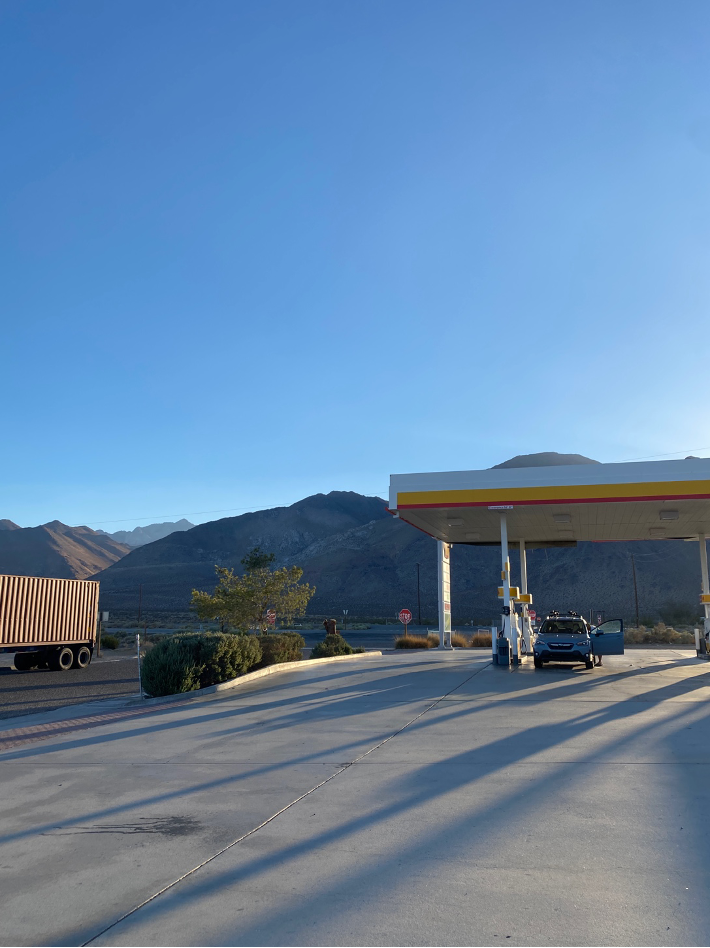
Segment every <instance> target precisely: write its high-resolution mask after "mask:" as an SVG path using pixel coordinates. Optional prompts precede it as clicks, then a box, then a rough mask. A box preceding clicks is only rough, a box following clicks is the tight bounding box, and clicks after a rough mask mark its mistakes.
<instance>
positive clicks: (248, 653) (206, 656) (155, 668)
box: [141, 632, 261, 697]
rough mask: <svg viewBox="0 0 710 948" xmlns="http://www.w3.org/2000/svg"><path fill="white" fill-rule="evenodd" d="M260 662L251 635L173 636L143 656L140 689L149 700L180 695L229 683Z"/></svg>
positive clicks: (259, 654) (209, 634) (193, 634)
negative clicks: (142, 688) (150, 696)
mask: <svg viewBox="0 0 710 948" xmlns="http://www.w3.org/2000/svg"><path fill="white" fill-rule="evenodd" d="M260 661H261V646H260V645H259V641H258V639H257V637H256V636H255V635H230V634H224V633H221V632H205V633H201V634H200V633H198V634H195V633H187V634H184V635H180V634H178V635H173V636H171V637H170V638H166V639H164V640H163V641H162V642H159V643H158V644H157V645H155V646H153V648H151V649H150V651H149V652H147V654H146V655H145V657H144V659H143V661H142V663H141V672H142V676H143V686H144V688H145V690H146V691H147V692H148V693H149V694H151V695H153V697H159V696H162V695H173V694H182V693H183V692H186V691H196V690H197V689H198V688H207V687H208V686H209V685H217V684H219V683H220V682H222V681H231V679H233V678H237V677H238V676H239V675H243V674H245V672H248V671H249V670H250V669H252V668H254V666H255V665H258V663H259V662H260Z"/></svg>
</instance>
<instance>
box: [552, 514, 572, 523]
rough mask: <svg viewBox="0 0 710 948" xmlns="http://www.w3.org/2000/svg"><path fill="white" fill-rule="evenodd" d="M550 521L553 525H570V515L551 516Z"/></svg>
mask: <svg viewBox="0 0 710 948" xmlns="http://www.w3.org/2000/svg"><path fill="white" fill-rule="evenodd" d="M552 519H553V520H554V521H555V523H572V515H571V514H553V515H552Z"/></svg>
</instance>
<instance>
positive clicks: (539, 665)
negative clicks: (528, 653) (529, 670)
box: [533, 656, 542, 668]
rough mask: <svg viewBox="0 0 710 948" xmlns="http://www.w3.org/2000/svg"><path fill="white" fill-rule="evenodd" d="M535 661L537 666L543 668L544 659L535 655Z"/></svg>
mask: <svg viewBox="0 0 710 948" xmlns="http://www.w3.org/2000/svg"><path fill="white" fill-rule="evenodd" d="M533 662H534V664H535V668H542V661H541V659H539V658H538V657H537V656H535V658H534V659H533Z"/></svg>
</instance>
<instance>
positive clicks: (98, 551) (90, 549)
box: [0, 520, 129, 579]
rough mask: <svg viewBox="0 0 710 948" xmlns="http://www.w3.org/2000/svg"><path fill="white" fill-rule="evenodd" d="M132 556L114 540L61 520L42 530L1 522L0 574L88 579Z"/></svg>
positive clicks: (47, 525) (87, 528) (126, 548)
mask: <svg viewBox="0 0 710 948" xmlns="http://www.w3.org/2000/svg"><path fill="white" fill-rule="evenodd" d="M128 552H129V547H127V546H125V545H124V544H123V543H118V542H117V541H116V540H114V539H113V537H109V536H106V534H101V533H97V532H96V531H95V530H91V529H90V528H89V527H68V526H67V525H66V524H65V523H60V522H59V520H53V521H51V523H44V524H42V525H41V526H39V527H18V525H17V524H16V523H13V522H12V521H11V520H2V521H0V573H11V574H14V575H17V576H54V577H56V578H57V579H87V578H88V577H89V576H92V575H93V574H94V573H97V572H98V571H99V570H103V569H105V568H106V567H107V566H110V565H111V564H112V563H115V562H116V561H117V560H120V559H121V557H122V556H125V555H126V553H128Z"/></svg>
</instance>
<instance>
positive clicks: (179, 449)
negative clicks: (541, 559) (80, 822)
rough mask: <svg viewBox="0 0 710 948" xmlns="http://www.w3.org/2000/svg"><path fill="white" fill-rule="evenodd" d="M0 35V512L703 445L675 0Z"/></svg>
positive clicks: (696, 248) (702, 273)
mask: <svg viewBox="0 0 710 948" xmlns="http://www.w3.org/2000/svg"><path fill="white" fill-rule="evenodd" d="M0 35H1V37H2V39H1V40H0V42H1V43H2V49H0V89H1V90H2V93H1V94H2V102H1V105H0V123H1V124H0V127H1V128H2V140H3V142H4V146H3V149H2V154H1V157H0V162H1V167H0V213H1V214H2V227H1V228H0V241H1V246H0V268H2V273H1V274H0V276H1V279H0V284H1V285H2V291H1V296H0V300H1V302H2V309H3V314H4V318H3V325H4V329H3V335H2V339H3V345H2V349H1V351H2V365H3V371H2V375H1V376H0V385H1V386H2V399H3V402H2V403H3V405H4V407H5V412H4V413H3V415H4V418H3V425H2V439H1V441H0V444H1V445H2V448H1V452H0V453H1V455H2V456H1V458H0V460H1V461H2V463H1V465H0V496H1V497H2V504H1V505H0V517H9V518H10V519H12V520H15V521H16V522H17V523H20V524H21V525H22V526H31V525H34V524H37V523H40V522H44V521H47V520H50V519H55V518H57V519H60V520H63V521H64V522H66V523H74V524H76V523H89V524H92V525H97V526H98V525H101V526H102V527H103V529H108V530H111V529H121V528H125V527H130V526H133V525H135V524H137V523H141V522H142V523H145V522H150V521H151V520H154V519H165V518H167V519H174V518H177V517H179V516H182V515H187V516H189V517H190V518H191V519H192V520H193V521H202V520H209V519H214V518H215V517H216V516H225V515H227V513H228V512H234V513H237V512H241V511H242V510H244V509H250V508H254V507H258V506H271V505H274V504H283V503H291V502H293V501H295V500H298V499H300V498H301V497H303V496H305V495H307V494H310V493H315V492H317V491H328V490H332V489H342V490H358V491H362V492H364V493H377V492H379V493H383V494H384V492H385V491H386V489H387V484H388V477H389V474H390V473H394V472H402V471H425V470H454V469H466V468H481V467H489V466H491V465H492V464H495V463H497V462H499V461H501V460H504V459H505V458H508V457H511V456H512V455H515V454H520V453H528V452H533V451H542V450H557V451H561V452H580V453H583V454H587V455H590V456H591V457H594V458H597V459H599V460H602V461H619V460H626V459H631V458H637V457H638V458H641V457H648V456H655V455H671V454H672V453H673V452H678V454H679V456H683V455H684V454H685V453H688V452H689V451H690V450H693V451H694V452H695V453H697V454H702V455H708V454H710V424H709V423H708V410H707V406H708V402H707V392H708V384H707V379H708V369H709V367H710V358H709V357H710V341H709V333H708V329H709V328H710V325H709V324H710V320H709V319H708V309H709V303H710V267H708V262H709V260H708V257H709V251H710V213H709V212H710V174H709V172H710V5H709V4H707V3H706V2H705V0H703V2H689V0H685V2H677V3H671V2H663V3H656V2H653V0H642V2H624V0H613V2H608V3H607V2H602V0H594V2H586V3H569V2H567V0H565V2H543V0H535V2H531V0H521V2H518V0H493V2H474V0H467V2H457V0H436V2H433V0H431V2H417V0H406V2H395V0H389V2H382V0H378V2H368V0H358V2H343V0H340V2H337V0H335V2H334V0H324V2H310V0H296V2H294V0H288V2H276V0H259V2H246V0H242V2H235V0H229V2H217V0H211V2H182V0H170V2H161V0H151V2H149V3H146V2H144V0H140V2H132V0H121V2H120V3H116V2H115V0H111V2H103V0H88V2H71V0H62V2H61V3H56V2H51V3H46V2H39V0H28V2H5V3H3V4H2V6H1V7H0ZM217 511H219V512H220V513H217Z"/></svg>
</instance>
